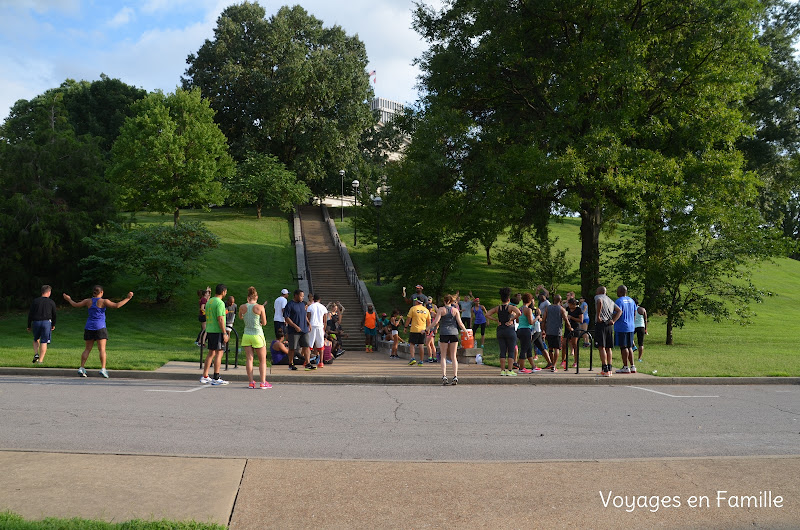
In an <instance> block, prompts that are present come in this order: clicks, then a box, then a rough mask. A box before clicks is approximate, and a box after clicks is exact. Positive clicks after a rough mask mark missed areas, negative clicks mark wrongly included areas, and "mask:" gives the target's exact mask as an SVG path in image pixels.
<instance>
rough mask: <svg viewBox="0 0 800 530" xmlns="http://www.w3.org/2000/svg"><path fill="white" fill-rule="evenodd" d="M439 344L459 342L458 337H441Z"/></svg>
mask: <svg viewBox="0 0 800 530" xmlns="http://www.w3.org/2000/svg"><path fill="white" fill-rule="evenodd" d="M439 342H444V343H445V344H452V343H453V342H458V335H439Z"/></svg>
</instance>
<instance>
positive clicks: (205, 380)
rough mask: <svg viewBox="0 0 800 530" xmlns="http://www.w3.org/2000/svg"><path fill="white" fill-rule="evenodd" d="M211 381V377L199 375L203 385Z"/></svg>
mask: <svg viewBox="0 0 800 530" xmlns="http://www.w3.org/2000/svg"><path fill="white" fill-rule="evenodd" d="M211 381H213V379H211V378H210V377H201V378H200V382H201V383H203V384H204V385H210V384H211Z"/></svg>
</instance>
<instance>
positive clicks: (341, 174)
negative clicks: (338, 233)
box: [339, 169, 344, 223]
mask: <svg viewBox="0 0 800 530" xmlns="http://www.w3.org/2000/svg"><path fill="white" fill-rule="evenodd" d="M339 176H340V177H342V194H341V195H339V198H340V199H341V201H342V222H343V223H344V169H340V170H339Z"/></svg>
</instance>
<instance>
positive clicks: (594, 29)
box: [414, 0, 761, 298]
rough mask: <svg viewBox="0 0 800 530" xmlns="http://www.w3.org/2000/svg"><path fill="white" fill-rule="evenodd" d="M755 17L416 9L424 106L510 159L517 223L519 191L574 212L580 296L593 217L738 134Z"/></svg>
mask: <svg viewBox="0 0 800 530" xmlns="http://www.w3.org/2000/svg"><path fill="white" fill-rule="evenodd" d="M758 16H759V5H758V2H757V1H756V0H723V1H720V0H690V1H688V2H686V1H680V2H679V1H677V0H665V1H661V2H634V3H631V2H628V1H623V0H614V1H611V2H601V3H597V2H594V3H587V2H582V1H579V0H567V1H563V0H558V1H556V0H543V1H538V2H530V1H522V2H505V1H501V0H487V1H484V2H473V1H471V0H453V1H452V2H448V3H446V5H445V8H444V9H443V10H441V11H435V10H433V9H432V8H428V7H425V6H418V8H417V10H416V12H415V18H414V26H415V28H416V29H417V30H418V31H419V33H420V34H421V35H423V37H424V38H426V39H427V40H428V42H429V43H430V48H429V49H428V50H427V51H426V52H425V53H424V54H423V56H422V58H421V61H420V66H421V68H422V71H423V76H422V84H423V87H424V88H425V89H426V94H427V95H426V98H425V100H424V101H423V104H424V105H426V106H429V107H445V108H451V109H456V110H458V111H460V112H463V113H465V114H466V115H467V116H468V117H469V119H471V120H472V121H473V122H474V124H473V126H472V131H473V134H474V136H475V137H476V138H477V139H478V140H479V141H480V144H481V145H483V144H490V145H491V146H493V148H494V151H495V155H496V156H497V158H498V160H503V161H506V162H507V163H508V164H509V166H508V168H507V169H506V170H505V171H500V172H497V174H496V178H497V180H498V182H497V184H496V186H495V187H494V188H495V190H497V192H498V193H501V194H503V195H505V196H506V197H507V198H508V200H509V201H515V200H518V198H521V200H519V201H518V204H520V205H521V206H522V207H523V208H526V209H527V208H528V207H530V206H533V208H535V209H536V212H533V213H525V214H523V215H522V216H520V218H521V219H522V220H526V219H529V218H536V217H538V216H540V213H539V212H540V211H541V208H542V204H541V202H539V201H537V202H536V203H534V204H533V205H531V204H530V202H529V197H530V194H529V193H528V190H533V192H534V193H533V194H534V195H541V197H545V198H546V197H552V198H554V199H555V200H558V201H559V203H560V204H561V205H562V206H563V207H566V208H568V209H570V210H572V211H575V212H578V213H579V214H580V216H581V262H580V271H581V292H582V294H583V295H584V296H585V297H587V298H590V297H591V295H592V294H593V293H594V290H595V288H596V286H597V285H598V283H599V279H600V252H599V236H600V230H601V228H602V226H603V224H604V222H606V220H607V219H609V218H616V217H618V216H619V215H620V212H623V211H624V210H625V209H630V208H631V207H632V205H633V204H634V199H635V198H636V197H637V196H640V195H641V194H642V192H643V191H646V190H647V189H648V187H647V185H648V183H653V182H654V181H659V178H660V172H661V170H662V169H663V168H664V167H665V166H667V167H669V166H670V165H673V164H675V163H678V164H679V165H680V161H681V160H682V159H683V158H685V157H696V158H697V159H698V160H701V161H707V162H708V163H709V164H711V165H713V164H714V163H715V162H714V161H715V159H716V158H717V157H716V156H713V155H711V156H705V153H707V152H711V151H715V150H719V151H721V152H724V151H730V150H731V145H732V141H733V140H735V139H736V138H737V137H738V135H741V134H742V132H744V128H743V127H742V112H741V108H742V103H743V100H744V98H745V97H746V96H747V95H748V94H749V93H750V92H751V91H752V87H753V86H754V83H755V79H756V77H757V74H758V63H759V61H760V58H761V51H760V47H759V46H758V43H757V42H756V40H755V38H754V36H755V34H756V26H757V21H758ZM478 143H479V142H477V141H476V142H474V144H478ZM484 149H485V148H484ZM698 150H699V152H700V153H702V155H701V156H697V153H698ZM519 161H525V162H526V164H525V165H524V166H522V165H520V164H518V162H519ZM654 161H655V162H658V164H653V162H654ZM515 164H516V165H515ZM663 182H664V180H660V183H663ZM672 185H673V186H676V187H680V186H681V183H680V181H676V182H673V183H672ZM652 187H655V185H653V186H652ZM654 226H655V224H654Z"/></svg>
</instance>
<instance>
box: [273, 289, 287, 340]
mask: <svg viewBox="0 0 800 530" xmlns="http://www.w3.org/2000/svg"><path fill="white" fill-rule="evenodd" d="M287 303H289V291H287V290H286V289H281V295H280V296H279V297H278V298H276V299H275V316H274V317H273V319H272V320H273V322H272V323H273V324H274V326H275V338H277V337H278V330H279V329H280V330H281V331H283V336H284V337H285V336H287V334H288V330H287V329H286V319H285V318H284V317H283V310H284V309H285V308H286V304H287Z"/></svg>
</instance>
